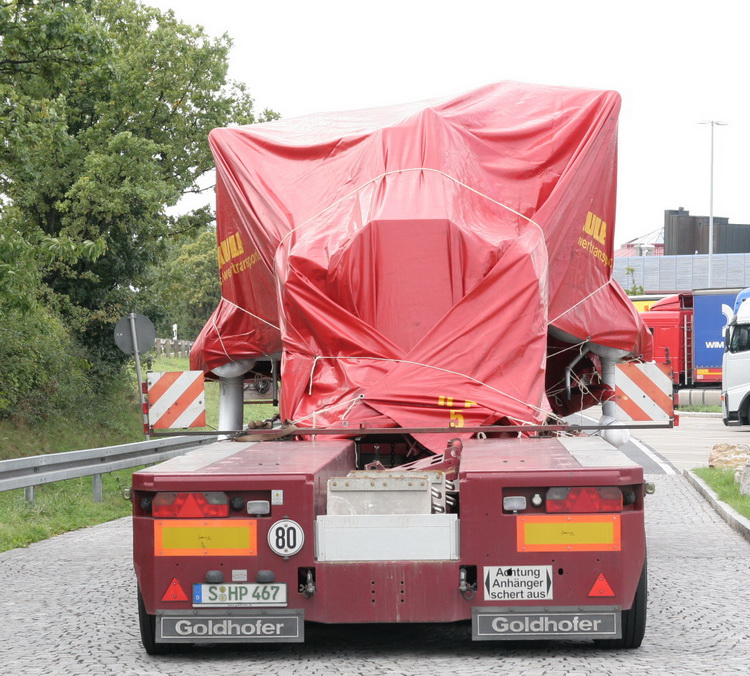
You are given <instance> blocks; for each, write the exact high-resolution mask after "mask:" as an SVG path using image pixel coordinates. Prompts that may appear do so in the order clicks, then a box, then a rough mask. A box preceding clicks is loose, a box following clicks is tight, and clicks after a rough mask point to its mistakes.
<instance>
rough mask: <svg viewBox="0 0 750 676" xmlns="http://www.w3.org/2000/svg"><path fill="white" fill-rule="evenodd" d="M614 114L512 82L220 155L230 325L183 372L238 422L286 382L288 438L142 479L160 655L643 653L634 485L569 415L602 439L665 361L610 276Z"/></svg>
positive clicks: (212, 335)
mask: <svg viewBox="0 0 750 676" xmlns="http://www.w3.org/2000/svg"><path fill="white" fill-rule="evenodd" d="M619 105H620V100H619V96H618V95H617V94H616V93H614V92H606V91H584V90H576V89H566V88H558V87H540V86H530V85H520V84H517V83H501V84H498V85H492V86H489V87H485V88H483V89H480V90H478V91H476V92H471V93H469V94H466V95H464V96H461V97H458V98H455V99H446V100H439V101H430V102H422V103H420V104H412V105H407V106H397V107H392V108H385V109H375V110H369V111H357V112H354V113H351V112H350V113H342V114H328V115H320V116H311V117H307V118H300V119H297V120H289V121H279V122H272V123H265V124H261V125H254V126H251V127H239V128H232V129H221V130H215V131H214V132H213V133H212V134H211V138H210V142H211V145H212V149H213V152H214V157H215V159H216V164H217V235H218V242H219V251H220V255H219V261H220V266H221V268H220V277H221V280H222V301H221V304H220V305H219V307H218V308H217V310H216V312H215V313H214V316H213V317H212V318H211V320H210V321H209V322H208V323H207V324H206V327H205V328H204V330H203V332H202V333H201V335H200V336H199V338H198V340H197V342H196V345H195V347H194V349H193V352H192V355H191V366H192V368H194V369H199V370H202V371H204V373H206V374H207V375H208V376H209V377H217V378H219V380H220V381H221V382H222V388H223V391H224V390H226V391H227V392H230V391H232V390H238V391H239V392H240V396H239V404H240V418H241V399H242V397H241V387H242V381H243V379H244V378H245V375H246V374H247V373H253V372H257V371H258V368H259V366H258V365H259V364H261V363H264V362H265V363H266V364H267V365H268V364H271V365H273V367H268V368H266V369H265V370H264V372H267V373H272V374H274V377H275V374H277V373H278V364H279V363H280V381H281V397H280V414H281V421H282V424H281V427H280V428H277V429H274V430H271V431H269V432H258V433H255V435H254V436H250V437H248V436H247V435H243V436H240V437H238V438H234V439H230V440H225V441H222V442H219V443H216V444H213V445H211V446H209V447H204V448H202V449H200V450H197V451H194V452H192V453H190V454H188V455H186V456H183V457H180V458H176V459H173V460H170V461H167V462H166V463H164V464H162V465H157V466H156V467H151V468H148V469H145V470H141V471H139V472H137V473H136V474H135V475H134V477H133V489H134V490H133V507H134V558H135V567H136V574H137V578H138V590H139V610H140V619H141V634H142V638H143V643H144V646H145V648H146V650H147V651H148V652H150V653H157V652H164V651H167V650H172V649H174V648H175V647H178V646H179V645H180V644H184V643H222V642H253V641H256V642H257V641H261V642H269V641H281V642H289V641H302V640H304V625H305V623H306V622H323V623H364V622H370V623H372V622H381V623H385V622H456V621H460V620H468V619H471V620H472V637H473V638H474V639H475V640H497V639H542V638H546V639H548V638H561V639H594V640H598V641H602V642H606V645H610V646H618V647H626V648H632V647H637V646H638V645H640V643H641V640H642V638H643V634H644V630H645V617H646V545H645V534H644V518H643V506H644V505H643V502H644V493H645V489H646V487H645V484H644V479H643V471H642V469H641V467H640V466H638V465H636V464H634V463H632V462H630V461H629V460H628V459H627V458H626V457H625V456H624V455H623V454H622V453H620V452H619V451H618V450H616V448H614V446H612V445H610V444H609V443H608V442H607V441H606V440H605V439H606V438H609V439H613V440H614V438H615V437H617V436H618V433H619V432H620V430H613V431H612V432H613V434H610V432H609V431H603V432H602V433H601V436H585V435H583V434H582V432H581V431H580V430H579V429H577V428H575V426H572V425H571V424H570V423H568V422H566V421H565V420H564V419H563V416H565V415H567V414H569V413H572V412H574V411H578V410H581V409H582V408H585V407H587V406H588V405H590V404H593V403H602V405H603V408H604V414H605V416H604V419H603V420H602V425H603V426H611V423H612V422H613V417H614V415H615V401H616V400H617V398H619V400H620V401H623V402H624V401H625V400H627V401H629V402H631V403H632V402H634V401H635V400H636V399H639V400H640V398H641V395H638V394H635V393H634V391H627V392H626V391H625V390H621V389H620V383H619V382H617V381H616V378H615V373H616V368H615V367H616V363H617V362H618V361H633V360H638V359H644V360H645V361H648V360H650V358H651V340H650V334H649V333H648V331H647V330H646V329H645V327H644V326H643V324H642V322H641V321H640V319H639V316H638V313H637V312H636V310H635V308H634V307H633V306H632V304H631V303H630V302H629V300H628V299H627V297H626V296H625V294H624V293H623V292H622V289H620V287H619V286H618V285H617V284H615V283H613V282H612V279H611V271H612V255H613V222H614V213H615V184H616V181H615V177H616V138H617V135H616V128H617V113H618V110H619ZM631 384H635V386H637V387H641V388H642V387H644V385H643V383H642V382H641V381H640V380H639V379H638V378H632V379H631ZM667 384H669V383H668V382H667ZM666 399H667V400H668V399H669V398H668V397H666ZM236 401H237V398H236V397H233V396H230V395H227V399H226V400H225V403H226V402H229V404H230V406H231V405H234V404H236ZM237 419H238V417H237V416H236V415H235V414H231V415H227V416H224V417H223V418H222V420H223V421H224V422H223V423H221V422H220V424H221V425H225V426H226V427H224V429H223V430H222V431H224V432H226V433H227V434H231V433H233V432H234V431H236V430H238V429H240V428H241V426H242V425H241V422H242V421H241V420H240V421H239V423H238V422H237ZM272 437H284V439H278V438H277V439H275V440H273V439H272Z"/></svg>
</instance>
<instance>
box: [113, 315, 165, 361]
mask: <svg viewBox="0 0 750 676" xmlns="http://www.w3.org/2000/svg"><path fill="white" fill-rule="evenodd" d="M133 327H135V341H136V343H137V345H138V354H143V353H144V352H148V351H149V350H150V349H151V348H152V347H153V346H154V343H155V342H156V328H154V324H153V322H152V321H151V320H150V319H149V318H148V317H146V316H144V315H139V314H136V313H135V312H131V313H130V314H129V315H128V316H127V317H123V318H122V319H121V320H120V321H119V322H117V325H116V326H115V343H116V344H117V347H119V348H120V349H121V350H122V351H123V352H124V353H125V354H135V349H134V348H133Z"/></svg>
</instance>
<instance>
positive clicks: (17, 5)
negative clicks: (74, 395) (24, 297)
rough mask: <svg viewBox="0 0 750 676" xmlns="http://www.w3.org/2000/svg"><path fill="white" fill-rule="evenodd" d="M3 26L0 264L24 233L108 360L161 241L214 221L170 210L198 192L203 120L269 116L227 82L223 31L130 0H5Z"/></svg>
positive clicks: (31, 252)
mask: <svg viewBox="0 0 750 676" xmlns="http://www.w3.org/2000/svg"><path fill="white" fill-rule="evenodd" d="M0 35H1V36H2V41H1V42H0V195H4V196H5V199H6V204H5V208H4V209H3V212H2V215H0V227H1V228H2V230H0V232H2V233H4V234H6V235H7V241H8V242H10V241H13V242H15V243H16V246H15V249H16V254H13V248H12V247H10V246H9V245H8V244H7V242H6V243H5V244H4V243H3V241H2V240H0V266H2V265H3V263H4V262H5V264H6V265H7V264H8V258H9V256H13V255H16V256H17V255H18V249H19V247H20V248H24V246H23V245H24V244H25V248H24V251H23V254H24V255H23V256H22V258H23V260H25V261H26V262H27V263H28V261H29V260H31V259H33V261H34V263H35V265H36V268H37V269H38V270H39V279H40V280H41V282H43V284H44V285H46V287H48V288H49V289H51V291H52V296H49V297H48V298H49V299H50V300H51V302H52V303H53V304H55V305H56V307H57V308H58V309H59V310H60V311H61V312H62V313H63V314H64V316H65V318H66V321H67V322H68V323H69V325H70V326H71V327H72V328H73V329H74V330H75V331H76V333H77V334H78V336H79V338H80V339H81V340H83V342H84V343H85V344H86V345H87V347H88V348H89V349H90V351H91V352H90V353H91V354H92V356H94V357H97V356H98V357H99V358H101V359H104V360H106V359H107V358H108V357H107V355H110V354H113V352H112V350H111V330H112V327H111V323H112V321H114V320H115V319H117V318H118V317H119V316H120V315H121V314H122V313H123V312H125V311H127V310H130V309H133V305H134V303H135V301H134V297H135V296H136V295H137V293H138V290H139V289H141V288H142V287H143V285H144V283H145V281H146V272H147V270H148V269H149V267H150V266H151V265H152V264H153V263H154V262H155V261H157V260H158V259H159V257H160V256H161V255H162V254H163V250H164V246H165V241H166V240H167V239H168V238H169V237H170V236H171V235H172V234H173V233H174V232H175V230H176V229H178V228H179V226H181V225H182V224H184V223H188V224H189V225H190V227H196V228H199V229H201V228H203V227H205V225H206V224H207V223H208V222H209V221H210V220H211V214H210V212H208V211H206V210H201V211H198V212H196V213H195V214H192V216H191V217H188V218H183V219H182V221H181V222H180V223H179V224H178V222H177V220H176V219H174V218H170V217H168V216H167V215H166V207H168V206H171V205H174V204H175V203H176V202H177V201H178V199H179V198H180V197H181V196H182V195H184V194H185V193H188V192H195V191H199V190H200V187H199V185H198V179H199V178H200V177H201V176H202V175H203V174H204V173H205V172H207V171H208V170H209V169H210V168H211V166H212V159H211V154H210V151H209V148H208V144H207V141H206V139H207V135H208V132H209V131H210V130H211V129H212V128H214V127H220V126H226V125H228V124H230V123H251V122H255V121H263V120H266V119H273V118H275V117H277V115H276V114H275V113H273V112H272V111H265V112H264V113H263V114H262V115H260V116H259V118H258V119H256V117H255V115H254V112H253V101H252V99H251V97H250V96H249V95H248V93H247V92H246V90H245V88H244V86H242V85H240V84H237V83H233V82H229V81H228V80H227V55H228V52H229V49H230V46H231V40H230V39H229V38H228V37H227V36H226V35H225V36H223V37H221V38H216V39H214V38H210V37H208V36H207V35H206V34H205V33H204V32H203V30H202V29H201V28H196V27H191V26H188V25H186V24H183V23H181V22H180V21H178V20H177V19H176V18H175V16H174V14H173V13H172V12H171V11H169V12H166V13H162V12H160V11H158V10H156V9H153V8H149V7H144V6H142V5H140V4H139V3H137V2H135V0H10V1H7V0H6V1H5V2H2V0H0ZM16 260H19V259H18V258H17V259H16ZM11 262H12V261H11ZM3 293H6V294H7V293H11V291H10V290H9V289H4V288H3V287H2V285H0V294H3Z"/></svg>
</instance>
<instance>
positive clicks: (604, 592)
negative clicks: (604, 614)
mask: <svg viewBox="0 0 750 676" xmlns="http://www.w3.org/2000/svg"><path fill="white" fill-rule="evenodd" d="M614 595H615V593H614V592H613V591H612V587H610V586H609V582H607V579H606V578H605V577H604V575H603V574H602V573H599V577H597V578H596V582H594V586H593V587H591V591H590V592H589V596H614Z"/></svg>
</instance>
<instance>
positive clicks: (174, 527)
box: [154, 519, 258, 556]
mask: <svg viewBox="0 0 750 676" xmlns="http://www.w3.org/2000/svg"><path fill="white" fill-rule="evenodd" d="M257 554H258V528H257V521H255V520H254V519H225V520H213V519H211V520H209V519H158V520H156V521H154V556H257Z"/></svg>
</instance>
